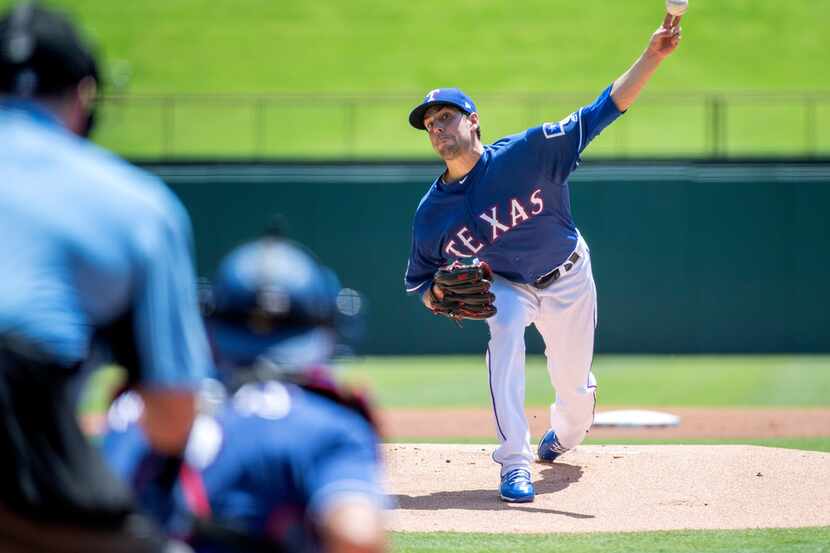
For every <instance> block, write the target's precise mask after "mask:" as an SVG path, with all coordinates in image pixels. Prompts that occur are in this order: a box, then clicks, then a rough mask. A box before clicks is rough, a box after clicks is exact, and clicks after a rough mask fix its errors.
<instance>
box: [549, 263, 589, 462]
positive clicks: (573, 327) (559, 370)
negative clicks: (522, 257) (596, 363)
mask: <svg viewBox="0 0 830 553" xmlns="http://www.w3.org/2000/svg"><path fill="white" fill-rule="evenodd" d="M596 301H597V297H596V287H595V285H594V278H593V274H592V272H591V261H590V254H588V253H587V251H586V255H585V256H584V257H583V259H581V260H580V263H579V266H578V268H577V267H575V268H574V270H573V271H571V272H570V273H567V274H566V276H564V277H563V278H562V279H560V280H559V281H557V282H555V283H554V284H553V285H552V286H551V287H550V288H548V289H547V290H545V291H544V292H543V293H542V301H541V308H540V312H539V316H538V317H537V319H536V322H535V324H536V327H537V329H538V330H539V333H540V334H541V335H542V338H543V339H544V341H545V355H546V357H547V364H548V374H549V376H550V380H551V384H553V386H554V388H555V389H556V401H555V403H554V404H553V405H551V411H550V430H549V431H548V433H547V434H546V435H545V436H544V437H543V443H541V444H540V449H539V455H540V458H541V459H542V460H553V459H554V458H556V456H557V455H558V454H560V453H562V452H564V451H565V450H568V449H572V448H574V447H576V446H577V445H579V444H580V443H582V440H584V439H585V434H586V433H587V432H588V430H589V429H590V427H591V424H592V423H593V420H594V406H595V392H596V386H597V384H596V379H595V378H594V375H593V374H592V373H591V363H592V360H593V354H594V329H595V326H596Z"/></svg>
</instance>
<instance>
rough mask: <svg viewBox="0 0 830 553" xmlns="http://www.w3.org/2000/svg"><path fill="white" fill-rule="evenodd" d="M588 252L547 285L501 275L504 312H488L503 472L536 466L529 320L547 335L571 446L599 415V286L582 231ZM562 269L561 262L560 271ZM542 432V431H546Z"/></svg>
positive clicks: (563, 430)
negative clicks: (528, 407)
mask: <svg viewBox="0 0 830 553" xmlns="http://www.w3.org/2000/svg"><path fill="white" fill-rule="evenodd" d="M576 253H578V254H579V256H580V259H579V260H578V261H577V262H576V263H575V264H574V266H573V268H572V269H571V270H570V271H568V272H563V273H561V276H560V277H559V279H557V280H556V281H554V282H553V283H552V284H550V286H548V287H547V288H545V289H543V290H539V289H537V288H535V287H534V286H533V285H531V284H517V283H515V282H511V281H509V280H507V279H504V278H501V277H499V276H496V277H494V281H493V286H492V291H493V293H494V294H495V296H496V302H495V305H496V309H497V313H496V315H494V316H493V317H491V318H489V319H487V323H488V326H489V327H490V342H489V344H488V347H487V354H486V361H487V368H488V372H489V377H490V393H491V396H492V400H493V411H494V415H495V422H496V434H497V435H498V438H499V440H500V441H501V445H500V446H499V447H498V448H497V449H496V451H495V452H494V453H493V460H494V461H496V462H497V463H499V464H500V465H501V473H502V475H504V474H505V473H507V472H508V471H510V470H512V469H514V468H518V467H525V468H526V467H529V466H530V464H531V463H532V462H533V459H534V456H535V452H534V451H533V450H532V449H531V447H530V430H529V428H528V424H527V418H526V416H525V410H524V402H525V336H524V335H525V327H527V326H529V325H530V324H531V323H532V324H534V325H535V326H536V329H537V330H538V331H539V333H540V334H541V335H542V338H543V339H544V342H545V356H546V357H547V366H548V374H549V376H550V382H551V384H552V385H553V387H554V388H555V390H556V397H555V402H554V403H553V404H552V405H551V407H550V427H551V428H553V429H554V431H555V432H556V435H557V437H558V438H559V443H560V444H561V445H562V446H563V447H565V448H568V449H570V448H573V447H576V446H577V445H579V444H580V443H581V442H582V440H583V439H584V438H585V433H586V432H587V431H588V429H589V428H590V427H591V424H592V422H593V418H594V401H595V390H596V379H595V378H594V375H593V374H592V373H591V361H592V359H593V354H594V329H595V327H596V317H597V294H596V286H595V285H594V276H593V274H592V272H591V257H590V253H589V250H588V246H587V244H586V243H585V241H584V240H583V239H582V237H581V236H580V238H579V242H578V244H577V247H576ZM561 270H562V269H561V268H560V271H561ZM540 438H541V436H540Z"/></svg>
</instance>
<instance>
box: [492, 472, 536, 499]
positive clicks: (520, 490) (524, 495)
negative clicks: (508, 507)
mask: <svg viewBox="0 0 830 553" xmlns="http://www.w3.org/2000/svg"><path fill="white" fill-rule="evenodd" d="M499 496H501V498H502V500H503V501H509V502H510V503H530V502H531V501H533V498H534V497H535V496H536V493H535V492H534V491H533V482H531V481H530V471H529V470H527V469H513V470H511V471H510V472H508V473H507V474H505V475H504V476H502V477H501V486H500V487H499Z"/></svg>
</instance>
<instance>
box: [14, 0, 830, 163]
mask: <svg viewBox="0 0 830 553" xmlns="http://www.w3.org/2000/svg"><path fill="white" fill-rule="evenodd" d="M9 3H10V2H9V1H8V0H2V1H0V6H7V5H9ZM48 3H49V4H52V5H57V6H61V7H63V8H65V9H66V10H68V11H70V12H71V13H73V14H75V15H76V16H77V17H78V18H79V20H81V21H82V23H83V27H84V28H85V30H86V32H87V33H88V35H89V36H91V37H92V38H93V39H94V41H95V42H96V43H97V44H99V45H100V48H101V50H102V51H103V54H104V58H105V75H106V76H107V78H108V82H109V86H108V92H109V93H110V94H119V95H128V96H132V95H148V94H151V95H158V94H161V95H171V94H173V95H183V94H196V95H226V94H237V95H238V94H244V95H262V94H265V95H270V94H281V95H291V96H292V98H283V99H281V100H278V101H277V100H275V101H268V102H259V103H258V102H255V101H253V100H250V99H249V100H245V101H240V100H239V99H231V100H229V101H219V100H216V99H209V100H202V101H196V100H190V101H187V100H180V101H177V102H176V103H173V104H171V103H169V102H164V101H150V100H147V101H140V102H139V101H133V102H128V103H124V102H121V103H110V104H108V105H107V106H106V108H105V110H104V113H103V116H104V117H103V125H102V127H101V130H100V134H99V135H98V138H99V140H100V141H101V142H102V143H103V144H104V145H107V146H110V147H113V148H115V149H116V150H118V151H119V152H122V153H124V154H127V155H132V156H140V157H156V156H221V157H251V156H263V157H309V158H318V157H390V156H393V157H400V156H402V157H429V156H430V155H431V151H430V149H429V146H428V144H427V142H426V140H425V139H424V137H423V136H421V135H418V134H416V133H414V131H411V130H410V129H409V128H408V126H407V124H406V121H405V116H406V114H407V112H408V110H409V108H410V107H411V106H412V105H413V104H414V103H415V102H417V101H418V100H419V99H420V97H421V95H422V94H424V93H425V92H426V91H427V90H430V89H432V88H435V87H439V86H452V85H456V86H460V87H462V88H464V89H465V90H466V91H467V92H468V93H470V94H471V95H473V97H474V98H478V99H479V100H478V104H479V106H478V107H479V111H480V112H481V113H482V121H483V123H482V124H483V128H484V138H485V141H491V140H494V139H495V138H497V137H499V136H501V135H503V134H507V133H511V132H516V131H519V130H521V129H523V128H525V127H527V126H529V125H531V124H535V123H538V122H539V121H542V120H558V119H560V118H561V117H563V116H565V115H567V114H568V113H570V112H571V111H572V110H573V109H574V108H576V107H578V105H581V104H583V103H587V102H588V101H590V100H591V99H592V98H593V96H594V95H595V94H596V93H597V92H599V91H600V90H601V89H602V88H603V87H605V86H606V85H607V84H608V83H610V82H611V81H612V80H613V79H615V78H616V77H617V76H619V75H620V74H621V73H622V72H623V71H624V70H625V69H626V68H627V67H628V66H629V65H630V63H631V62H632V61H633V60H634V58H635V57H636V56H637V55H638V54H639V53H640V51H641V50H642V49H643V47H644V46H645V44H646V41H647V39H648V36H649V35H650V33H651V32H652V31H653V30H654V29H655V28H656V27H657V25H658V24H659V23H660V21H661V18H662V13H663V9H662V6H663V2H662V0H649V1H637V2H633V1H629V2H606V1H604V0H586V1H584V2H580V3H579V4H578V5H577V4H574V3H573V2H568V1H566V0H553V1H544V0H530V1H527V2H523V3H521V5H514V4H511V3H506V2H499V1H494V0H486V1H483V2H481V1H480V2H472V1H470V0H461V1H457V2H452V3H446V2H439V1H438V0H426V1H423V2H386V3H377V2H369V1H367V0H349V1H340V0H320V1H317V2H302V1H299V0H280V1H268V0H240V1H238V2H208V1H206V0H166V1H162V0H147V1H143V2H128V3H123V2H107V1H105V0H52V1H51V2H48ZM828 24H830V10H828V9H827V7H826V6H824V5H819V6H817V5H816V3H815V2H808V1H807V0H793V1H791V2H786V3H781V2H777V1H775V0H695V1H694V2H693V4H692V7H691V9H690V12H689V14H688V15H687V16H686V18H685V20H684V40H683V44H682V46H681V49H680V50H679V51H678V53H677V54H676V56H675V57H674V58H673V59H671V60H670V61H669V62H668V63H667V64H666V65H665V66H664V67H663V68H661V70H660V72H659V73H658V74H657V75H656V77H655V78H654V80H653V82H652V83H650V85H649V88H648V93H649V94H658V95H659V94H666V93H671V94H683V95H687V94H690V93H698V92H703V93H707V92H708V93H712V92H715V93H726V94H730V93H738V92H742V91H764V92H775V93H784V92H798V91H810V92H815V91H827V90H830V72H828V71H824V70H821V64H822V61H821V60H823V59H824V58H825V55H826V52H827V51H829V50H830V36H828V34H827V33H826V32H825V29H826V28H827V27H828ZM563 93H569V94H568V96H567V97H562V96H550V97H545V96H539V95H544V94H563ZM570 93H572V94H570ZM319 94H322V95H329V96H330V95H337V96H339V97H344V96H345V97H348V98H352V100H354V101H347V102H343V101H335V100H333V99H331V98H328V99H318V100H313V101H312V100H309V97H310V96H315V95H319ZM528 94H530V95H536V96H533V97H532V98H529V99H527V100H523V99H520V98H519V97H525V96H527V95H528ZM360 98H363V99H362V100H361V99H360ZM366 98H368V99H366ZM709 119H711V113H710V112H709V111H708V108H707V107H706V106H705V105H704V104H703V103H702V101H701V100H700V99H699V98H698V97H694V98H692V97H684V98H674V99H672V100H669V101H666V102H662V101H660V102H658V101H649V99H648V98H647V97H646V98H644V99H643V101H642V103H641V104H639V105H638V106H636V107H635V108H634V109H633V110H632V112H631V114H630V116H628V117H625V118H624V119H623V120H622V121H620V122H619V123H618V124H617V125H615V127H614V130H613V132H611V131H609V132H608V133H606V134H605V135H603V136H602V137H601V138H599V139H598V140H597V142H596V143H595V144H594V145H593V146H592V148H591V149H590V150H589V151H588V156H589V157H590V156H599V155H664V156H665V155H674V154H692V155H694V154H699V153H701V152H704V151H705V149H706V148H707V140H708V138H707V136H706V134H707V127H706V124H707V121H708V120H709ZM828 121H830V100H828V98H826V97H825V98H824V99H823V100H821V101H820V102H818V103H815V104H813V105H809V104H805V103H803V102H802V101H801V100H800V99H798V98H796V99H794V100H792V101H787V102H785V103H773V104H768V103H758V102H754V101H748V100H744V101H741V102H740V103H738V104H736V103H734V102H733V103H730V106H729V109H728V111H727V113H726V114H724V122H725V124H726V125H727V126H728V128H727V130H726V134H725V135H724V136H723V137H722V139H723V140H724V141H725V148H726V150H725V152H726V153H727V154H734V155H741V154H768V155H774V154H795V153H805V152H806V151H807V150H808V149H812V150H814V151H815V153H822V152H823V153H825V154H826V153H828V152H830V131H828V128H830V125H828V124H827V122H828ZM811 125H812V126H811Z"/></svg>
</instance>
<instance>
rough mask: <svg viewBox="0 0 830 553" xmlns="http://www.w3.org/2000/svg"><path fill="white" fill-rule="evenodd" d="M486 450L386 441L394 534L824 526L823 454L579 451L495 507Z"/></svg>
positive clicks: (829, 471)
mask: <svg viewBox="0 0 830 553" xmlns="http://www.w3.org/2000/svg"><path fill="white" fill-rule="evenodd" d="M492 450H493V446H492V445H486V446H483V445H444V444H405V445H401V444H388V445H385V446H384V455H385V459H386V464H387V469H388V478H389V482H388V489H389V492H390V493H391V494H392V497H393V499H394V500H395V501H396V502H397V508H396V509H395V510H393V511H392V514H391V520H390V528H391V529H392V530H396V531H424V532H435V531H455V532H508V533H509V532H517V533H519V532H520V533H549V532H601V531H614V532H617V531H648V530H673V529H741V528H760V527H781V528H787V527H805V526H828V525H830V495H828V493H827V490H828V489H830V454H829V453H819V452H811V451H797V450H787V449H776V448H767V447H756V446H742V445H730V446H580V447H578V448H576V449H575V450H573V451H571V452H568V453H567V454H566V455H564V456H563V457H561V458H560V462H556V463H554V464H538V463H537V464H535V465H534V467H533V472H534V484H535V487H536V494H537V495H536V501H535V502H534V503H529V504H521V505H510V504H506V503H503V502H502V501H500V500H499V499H498V496H497V492H496V490H497V487H498V484H499V474H498V467H497V465H495V464H494V463H493V462H492V461H491V460H490V457H489V455H490V452H491V451H492Z"/></svg>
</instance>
